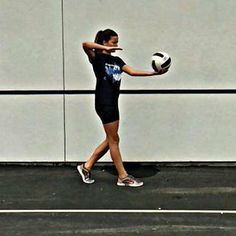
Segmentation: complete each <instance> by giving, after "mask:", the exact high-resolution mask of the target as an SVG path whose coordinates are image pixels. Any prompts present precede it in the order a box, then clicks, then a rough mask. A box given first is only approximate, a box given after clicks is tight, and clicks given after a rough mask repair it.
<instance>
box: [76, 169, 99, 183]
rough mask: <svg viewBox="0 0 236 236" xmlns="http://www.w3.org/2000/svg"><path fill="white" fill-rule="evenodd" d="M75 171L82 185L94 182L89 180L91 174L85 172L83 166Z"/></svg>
mask: <svg viewBox="0 0 236 236" xmlns="http://www.w3.org/2000/svg"><path fill="white" fill-rule="evenodd" d="M77 170H78V171H79V173H80V175H81V177H82V180H83V182H84V183H86V184H93V183H94V182H95V180H94V179H92V178H91V172H90V171H89V170H87V169H86V168H85V167H84V165H78V166H77Z"/></svg>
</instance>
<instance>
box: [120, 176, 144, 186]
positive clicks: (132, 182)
mask: <svg viewBox="0 0 236 236" xmlns="http://www.w3.org/2000/svg"><path fill="white" fill-rule="evenodd" d="M117 185H118V186H129V187H140V186H142V185H143V182H142V181H140V180H139V179H136V178H134V177H133V176H132V175H128V176H127V177H125V178H124V179H120V178H118V181H117Z"/></svg>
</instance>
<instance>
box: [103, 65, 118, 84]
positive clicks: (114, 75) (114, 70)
mask: <svg viewBox="0 0 236 236" xmlns="http://www.w3.org/2000/svg"><path fill="white" fill-rule="evenodd" d="M105 72H106V75H107V77H108V78H111V79H112V82H113V83H115V82H119V81H120V80H121V69H120V66H118V65H116V64H108V63H106V64H105Z"/></svg>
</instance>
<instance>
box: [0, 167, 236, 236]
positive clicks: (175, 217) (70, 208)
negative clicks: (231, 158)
mask: <svg viewBox="0 0 236 236" xmlns="http://www.w3.org/2000/svg"><path fill="white" fill-rule="evenodd" d="M126 168H127V170H128V171H129V173H130V174H132V175H134V176H136V177H139V178H141V179H142V180H143V181H144V186H143V187H140V188H128V187H118V186H116V180H117V177H116V171H115V169H114V167H113V166H111V165H107V164H104V165H102V164H99V165H98V166H96V167H95V169H94V171H93V177H94V178H95V180H96V182H95V183H94V184H92V185H86V184H84V183H82V181H81V179H80V176H79V175H78V173H77V171H76V168H75V165H68V166H65V165H61V166H53V165H52V166H48V165H43V166H38V165H36V166H33V165H5V166H4V165H1V166H0V178H1V181H0V204H1V207H0V234H1V236H17V235H20V236H28V235H34V236H38V235H50V236H51V235H53V236H54V235H63V236H64V235H65V236H67V235H68V236H72V235H73V236H74V235H104V236H105V235H113V236H116V235H128V236H129V235H131V236H133V235H142V236H146V235H147V236H152V235H159V236H172V235H175V236H180V235H181V236H182V235H186V236H187V235H188V236H195V235H204V236H208V235H214V236H218V235H220V236H224V235H232V236H233V235H234V236H235V235H236V214H235V213H236V167H234V166H232V167H229V166H228V167H224V166H221V167H217V166H215V167H214V166H211V167H207V166H198V167H196V166H195V167H190V166H185V167H184V166H176V167H174V166H171V167H168V166H159V165H156V164H149V165H147V164H145V165H144V164H141V163H139V164H135V163H133V164H132V163H127V164H126ZM17 210H18V211H17ZM23 210H27V211H26V212H23ZM58 210H64V211H63V212H62V211H59V212H58ZM81 210H84V211H81ZM88 210H91V211H88ZM131 210H135V211H134V212H132V211H131ZM146 210H153V211H152V212H147V211H146ZM170 210H173V211H170ZM179 210H183V212H180V211H179ZM191 210H199V212H191ZM218 210H219V212H218ZM227 211H228V212H227ZM221 213H222V214H221Z"/></svg>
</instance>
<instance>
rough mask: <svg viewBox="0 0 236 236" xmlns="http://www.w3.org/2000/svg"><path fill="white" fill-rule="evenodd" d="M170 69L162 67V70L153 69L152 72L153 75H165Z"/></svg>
mask: <svg viewBox="0 0 236 236" xmlns="http://www.w3.org/2000/svg"><path fill="white" fill-rule="evenodd" d="M167 71H168V69H162V70H160V71H158V72H157V71H153V72H152V74H153V75H163V74H165V73H166V72H167Z"/></svg>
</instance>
